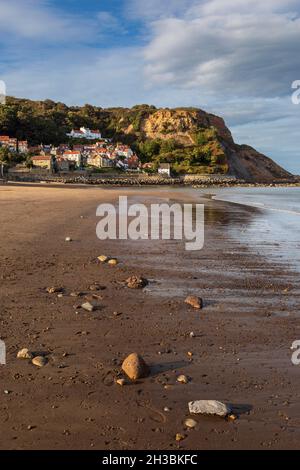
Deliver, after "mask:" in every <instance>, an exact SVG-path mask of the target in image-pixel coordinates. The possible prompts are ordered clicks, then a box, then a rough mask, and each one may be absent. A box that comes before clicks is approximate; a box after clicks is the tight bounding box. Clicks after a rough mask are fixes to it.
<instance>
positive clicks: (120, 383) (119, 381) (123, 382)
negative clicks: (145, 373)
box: [116, 379, 126, 387]
mask: <svg viewBox="0 0 300 470" xmlns="http://www.w3.org/2000/svg"><path fill="white" fill-rule="evenodd" d="M116 383H117V384H118V385H120V386H121V387H124V385H125V384H126V381H125V379H118V380H117V381H116Z"/></svg>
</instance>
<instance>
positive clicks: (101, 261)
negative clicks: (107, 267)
mask: <svg viewBox="0 0 300 470" xmlns="http://www.w3.org/2000/svg"><path fill="white" fill-rule="evenodd" d="M98 260H99V261H100V263H107V261H108V260H109V258H108V256H105V255H101V256H98Z"/></svg>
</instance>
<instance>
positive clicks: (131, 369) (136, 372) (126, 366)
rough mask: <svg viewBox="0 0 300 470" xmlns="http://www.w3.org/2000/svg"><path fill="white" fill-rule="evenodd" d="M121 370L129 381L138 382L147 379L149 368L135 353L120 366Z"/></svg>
mask: <svg viewBox="0 0 300 470" xmlns="http://www.w3.org/2000/svg"><path fill="white" fill-rule="evenodd" d="M122 370H123V371H124V372H125V374H126V375H127V376H128V377H129V378H130V380H133V381H134V380H138V379H143V378H145V377H148V375H149V373H150V369H149V366H148V365H147V364H146V362H145V361H144V359H143V358H142V357H141V356H139V355H138V354H136V353H133V354H130V355H129V356H128V357H127V358H126V359H125V361H124V362H123V364H122Z"/></svg>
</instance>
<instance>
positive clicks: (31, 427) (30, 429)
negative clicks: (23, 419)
mask: <svg viewBox="0 0 300 470" xmlns="http://www.w3.org/2000/svg"><path fill="white" fill-rule="evenodd" d="M27 429H28V431H32V430H33V429H35V426H31V425H29V426H27Z"/></svg>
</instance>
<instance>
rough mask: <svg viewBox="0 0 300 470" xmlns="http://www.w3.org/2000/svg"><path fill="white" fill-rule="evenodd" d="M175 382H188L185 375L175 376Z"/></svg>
mask: <svg viewBox="0 0 300 470" xmlns="http://www.w3.org/2000/svg"><path fill="white" fill-rule="evenodd" d="M177 382H179V383H181V384H187V383H188V382H189V379H188V378H187V376H186V375H180V376H179V377H177Z"/></svg>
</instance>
